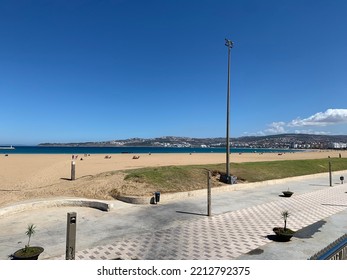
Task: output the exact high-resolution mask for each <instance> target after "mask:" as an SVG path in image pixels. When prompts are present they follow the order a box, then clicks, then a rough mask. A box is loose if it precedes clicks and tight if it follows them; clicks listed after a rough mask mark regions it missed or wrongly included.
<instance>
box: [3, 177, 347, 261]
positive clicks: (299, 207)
mask: <svg viewBox="0 0 347 280" xmlns="http://www.w3.org/2000/svg"><path fill="white" fill-rule="evenodd" d="M341 175H343V176H345V177H347V176H346V175H347V172H346V171H343V172H335V173H334V174H333V186H332V187H330V186H329V178H328V174H320V175H316V176H307V177H300V178H297V179H290V180H282V181H279V182H277V183H271V184H264V185H261V186H257V187H247V188H244V189H242V188H241V187H242V186H241V184H240V185H238V187H239V188H238V190H235V191H226V192H221V193H214V192H213V191H212V214H213V215H212V216H211V217H208V216H206V213H207V198H206V195H199V196H194V197H189V198H180V199H174V200H170V201H165V195H164V196H162V201H163V202H161V203H159V204H158V205H134V204H127V203H123V202H120V201H114V202H113V203H114V206H113V209H112V210H111V211H110V212H104V211H100V210H97V209H92V208H82V207H58V208H45V209H36V210H31V211H30V210H28V211H25V212H21V213H17V214H9V215H6V216H3V217H1V218H0V228H1V231H0V259H7V256H8V255H10V254H11V253H13V252H14V251H15V250H17V249H19V248H21V247H23V246H24V244H25V243H26V241H27V239H26V236H25V234H24V233H25V230H26V226H27V224H29V223H34V224H35V225H36V226H37V233H36V234H35V235H34V236H33V238H32V241H31V244H32V245H38V246H43V247H44V248H45V251H44V253H43V254H42V255H41V256H40V259H64V258H65V239H66V213H67V212H76V213H77V244H76V250H77V252H76V259H78V260H86V259H99V260H100V259H101V260H102V259H105V260H106V259H108V260H110V259H141V260H151V259H155V260H160V259H164V260H171V259H173V260H199V259H200V260H209V259H211V260H217V259H222V260H225V259H265V260H271V259H284V260H289V259H295V260H304V259H307V258H309V257H310V256H312V255H314V254H315V253H317V252H318V251H319V250H321V249H323V248H324V247H326V246H327V245H328V244H330V243H331V242H333V241H334V240H336V239H337V238H339V237H340V236H342V235H343V234H345V233H347V184H341V183H340V180H339V177H340V176H341ZM288 188H290V190H291V191H293V192H294V195H293V196H292V197H290V198H284V197H281V196H280V195H281V193H282V191H283V190H287V189H288ZM283 210H288V211H289V212H290V217H289V219H288V224H287V226H288V227H289V228H291V229H293V230H297V231H298V232H297V233H296V235H295V236H294V237H293V238H292V240H291V241H290V242H285V243H283V242H275V241H272V240H271V239H272V236H273V234H274V233H273V232H272V228H273V227H275V226H283V220H282V218H281V212H282V211H283Z"/></svg>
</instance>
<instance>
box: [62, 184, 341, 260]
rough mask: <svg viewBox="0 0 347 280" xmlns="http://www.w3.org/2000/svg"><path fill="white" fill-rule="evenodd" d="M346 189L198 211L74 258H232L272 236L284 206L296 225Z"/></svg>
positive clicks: (330, 210)
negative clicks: (199, 213) (217, 210)
mask: <svg viewBox="0 0 347 280" xmlns="http://www.w3.org/2000/svg"><path fill="white" fill-rule="evenodd" d="M346 191H347V188H346V186H337V187H334V188H329V189H325V190H319V191H315V192H310V193H306V194H302V195H297V196H293V197H291V198H290V199H288V198H280V199H277V200H275V201H272V202H269V203H265V204H260V205H257V206H253V207H248V208H244V209H241V210H237V211H232V212H229V213H225V214H220V215H215V216H212V217H199V218H197V219H196V220H194V221H189V222H185V223H183V224H181V225H179V226H176V227H173V228H169V229H165V230H158V231H155V232H153V233H152V232H149V233H146V234H142V235H140V236H136V237H133V238H129V239H124V240H119V241H118V242H115V243H112V244H108V245H105V246H97V247H95V248H91V249H86V250H83V251H80V252H78V253H77V254H76V259H115V258H121V259H145V260H161V259H163V260H167V259H173V260H201V259H203V260H206V259H207V260H209V259H211V260H217V259H222V260H225V259H236V258H237V257H239V256H240V255H243V254H246V253H248V252H250V251H252V250H254V249H256V248H258V247H260V246H263V245H265V244H267V243H269V242H272V241H271V240H270V239H269V238H268V235H272V234H273V233H272V231H271V229H272V228H273V227H274V226H282V224H283V222H282V219H281V217H280V213H281V211H283V210H289V211H290V213H291V216H290V217H289V220H288V227H290V228H291V229H293V230H299V229H301V228H304V227H307V226H309V225H311V224H314V223H316V222H318V221H320V220H323V219H325V218H327V217H329V216H332V215H334V214H337V213H339V212H341V211H343V210H345V209H346V208H347V194H346ZM322 246H324V244H322ZM63 257H64V256H62V258H63Z"/></svg>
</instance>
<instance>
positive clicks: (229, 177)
mask: <svg viewBox="0 0 347 280" xmlns="http://www.w3.org/2000/svg"><path fill="white" fill-rule="evenodd" d="M225 45H226V46H227V47H228V87H227V132H226V141H227V142H226V144H227V148H226V178H225V183H227V184H231V183H232V182H231V176H230V158H229V156H230V136H229V126H230V125H229V119H230V117H229V115H230V50H231V48H232V47H233V45H234V43H233V42H232V41H230V40H228V39H225Z"/></svg>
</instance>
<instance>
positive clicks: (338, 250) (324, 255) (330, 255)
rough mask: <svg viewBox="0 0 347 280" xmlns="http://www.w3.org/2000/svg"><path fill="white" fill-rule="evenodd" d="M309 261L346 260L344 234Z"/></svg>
mask: <svg viewBox="0 0 347 280" xmlns="http://www.w3.org/2000/svg"><path fill="white" fill-rule="evenodd" d="M309 260H347V234H344V235H343V236H341V237H340V238H338V239H337V240H335V241H334V242H333V243H331V244H330V245H328V246H327V247H325V248H324V249H323V250H321V251H319V252H318V253H317V254H314V255H313V256H312V257H310V258H309Z"/></svg>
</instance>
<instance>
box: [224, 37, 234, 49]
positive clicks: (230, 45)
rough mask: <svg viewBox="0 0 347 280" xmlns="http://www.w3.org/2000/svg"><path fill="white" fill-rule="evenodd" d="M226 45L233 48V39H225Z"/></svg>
mask: <svg viewBox="0 0 347 280" xmlns="http://www.w3.org/2000/svg"><path fill="white" fill-rule="evenodd" d="M225 45H226V46H227V47H228V48H232V47H233V45H234V43H233V42H232V41H231V40H228V39H225Z"/></svg>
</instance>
